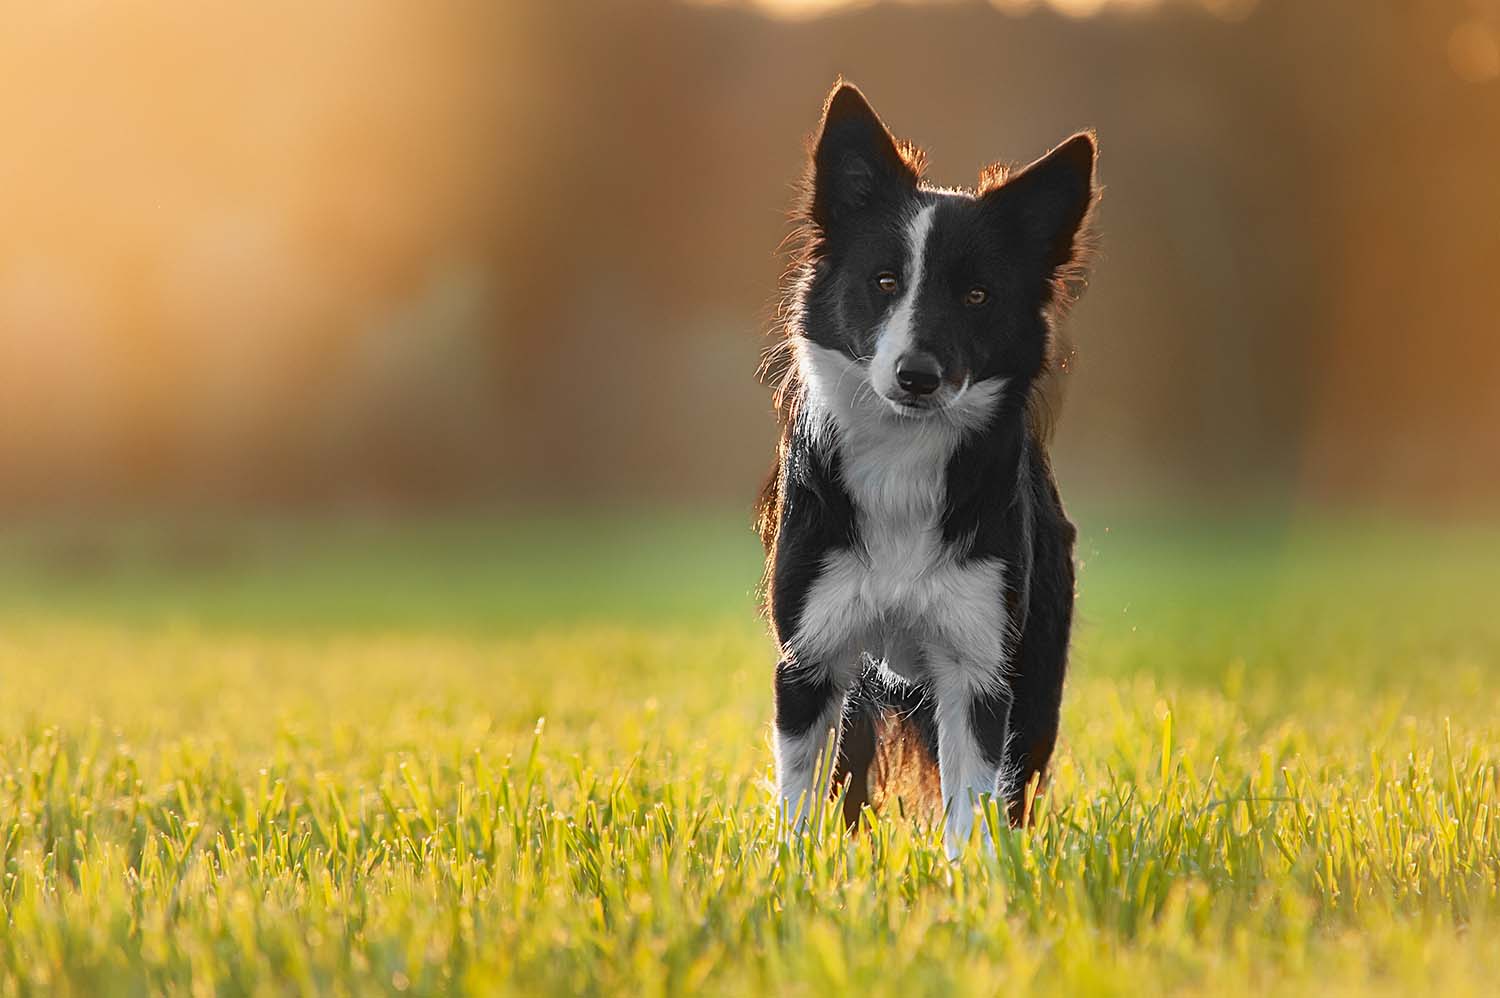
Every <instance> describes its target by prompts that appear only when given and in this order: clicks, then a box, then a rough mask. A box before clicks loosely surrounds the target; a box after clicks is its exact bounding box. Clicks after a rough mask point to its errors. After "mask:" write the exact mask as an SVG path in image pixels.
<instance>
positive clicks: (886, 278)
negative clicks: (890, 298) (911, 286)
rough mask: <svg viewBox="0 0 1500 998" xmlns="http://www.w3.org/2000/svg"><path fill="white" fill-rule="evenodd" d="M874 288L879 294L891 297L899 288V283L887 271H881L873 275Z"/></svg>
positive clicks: (894, 276)
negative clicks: (878, 290) (877, 289)
mask: <svg viewBox="0 0 1500 998" xmlns="http://www.w3.org/2000/svg"><path fill="white" fill-rule="evenodd" d="M875 286H876V287H877V288H879V289H880V292H881V294H887V295H893V294H895V293H896V289H897V288H899V287H901V282H900V281H898V280H896V275H895V274H893V273H891V272H890V271H889V270H882V271H881V272H880V273H878V274H876V275H875Z"/></svg>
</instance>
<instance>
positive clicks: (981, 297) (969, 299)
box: [964, 288, 990, 305]
mask: <svg viewBox="0 0 1500 998" xmlns="http://www.w3.org/2000/svg"><path fill="white" fill-rule="evenodd" d="M989 300H990V293H989V292H988V291H986V290H984V288H970V289H969V293H968V294H966V295H964V304H965V305H983V304H984V303H985V302H987V301H989Z"/></svg>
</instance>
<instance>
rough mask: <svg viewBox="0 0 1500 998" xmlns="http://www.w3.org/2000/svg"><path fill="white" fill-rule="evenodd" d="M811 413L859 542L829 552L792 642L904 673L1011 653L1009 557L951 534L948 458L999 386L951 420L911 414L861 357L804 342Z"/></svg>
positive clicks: (984, 665) (811, 652)
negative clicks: (965, 546) (946, 515)
mask: <svg viewBox="0 0 1500 998" xmlns="http://www.w3.org/2000/svg"><path fill="white" fill-rule="evenodd" d="M799 360H800V363H801V364H802V370H803V374H804V383H805V384H806V386H807V391H808V395H807V399H806V402H807V410H806V411H807V414H808V417H809V418H810V419H812V420H814V425H815V427H816V428H817V429H818V430H819V431H820V432H827V433H829V434H830V436H829V437H828V441H829V443H830V444H831V445H834V446H837V447H838V449H839V456H840V461H841V468H842V474H843V483H844V487H845V488H846V489H847V490H848V493H849V496H850V498H851V499H852V500H853V504H854V508H855V512H856V516H857V518H858V524H857V526H858V537H859V541H860V543H859V544H858V545H857V546H855V547H854V548H850V549H843V550H838V551H835V552H833V553H831V554H830V555H828V556H827V557H826V558H825V560H824V563H823V568H822V572H821V573H820V574H819V576H818V578H817V580H816V581H815V582H814V583H813V585H812V587H811V589H810V590H809V592H808V595H807V599H806V601H805V602H804V604H803V610H802V616H801V619H800V622H799V627H798V630H797V634H796V636H795V638H794V641H793V644H794V646H795V647H794V648H793V651H794V652H795V654H796V655H797V656H798V657H799V658H802V659H804V660H806V659H807V658H809V657H811V658H813V659H816V660H818V661H820V662H822V663H824V664H825V665H826V666H828V667H832V668H834V669H837V670H842V669H844V668H847V669H851V670H852V669H853V668H855V667H856V666H857V664H858V661H859V658H860V656H861V655H862V654H868V655H870V656H871V657H873V658H874V659H876V660H877V661H883V662H884V663H885V664H886V666H887V667H888V668H889V669H890V670H891V671H893V672H895V673H897V674H898V675H900V676H902V677H904V678H907V679H918V678H922V677H923V675H924V674H925V673H926V672H927V671H928V670H931V669H934V668H938V667H940V666H941V663H943V662H952V663H954V665H956V666H957V667H959V668H960V669H963V670H964V671H968V670H970V669H984V670H986V671H987V672H991V671H993V670H995V669H996V667H997V666H998V665H1000V664H1001V662H1002V658H1003V655H1004V650H1005V649H1004V636H1005V632H1006V625H1005V602H1004V598H1003V583H1004V570H1005V566H1004V565H1003V564H1002V563H1001V562H1000V561H999V560H998V559H993V558H986V559H965V558H964V557H963V555H964V552H963V551H962V550H961V549H960V548H959V546H958V545H955V544H949V543H945V542H944V540H943V529H942V514H943V508H944V503H945V498H946V490H945V478H946V473H947V466H948V460H949V458H950V457H951V456H952V454H953V452H954V449H955V448H956V447H957V446H958V444H959V442H960V440H961V439H962V436H963V434H964V432H966V431H967V430H968V429H969V428H970V425H968V424H966V421H965V420H966V419H972V418H973V417H974V416H975V415H987V413H988V411H990V408H991V407H992V406H993V402H994V399H995V398H996V397H998V393H999V391H1000V386H998V385H996V386H992V387H991V388H990V389H989V390H987V391H981V390H979V389H976V390H975V393H976V397H975V398H973V399H971V400H970V406H971V407H970V408H968V409H965V410H963V411H960V412H959V413H957V414H955V415H953V416H952V417H951V418H933V417H930V416H929V417H927V418H916V419H914V418H910V417H902V416H899V415H897V414H895V413H893V412H891V411H890V409H889V407H888V406H886V405H885V404H884V403H883V402H882V401H881V400H879V399H877V398H873V397H872V395H871V393H870V391H869V388H868V384H867V383H866V382H865V380H864V378H863V376H862V374H863V372H862V371H860V370H859V367H858V365H856V364H854V363H853V362H851V361H849V360H848V359H847V358H844V357H843V356H842V355H841V354H837V353H835V352H833V351H828V350H824V349H822V348H819V347H816V346H812V345H805V346H804V347H803V348H802V350H801V356H800V358H799Z"/></svg>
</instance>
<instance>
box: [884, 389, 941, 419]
mask: <svg viewBox="0 0 1500 998" xmlns="http://www.w3.org/2000/svg"><path fill="white" fill-rule="evenodd" d="M881 397H882V398H884V399H885V401H886V404H887V405H889V406H890V407H891V411H892V412H894V413H895V414H896V415H898V416H902V417H905V418H907V419H921V418H922V417H924V416H930V415H932V414H933V413H937V412H941V411H942V410H944V409H946V408H947V403H945V402H942V401H939V400H938V399H934V398H891V397H890V396H889V395H884V396H881Z"/></svg>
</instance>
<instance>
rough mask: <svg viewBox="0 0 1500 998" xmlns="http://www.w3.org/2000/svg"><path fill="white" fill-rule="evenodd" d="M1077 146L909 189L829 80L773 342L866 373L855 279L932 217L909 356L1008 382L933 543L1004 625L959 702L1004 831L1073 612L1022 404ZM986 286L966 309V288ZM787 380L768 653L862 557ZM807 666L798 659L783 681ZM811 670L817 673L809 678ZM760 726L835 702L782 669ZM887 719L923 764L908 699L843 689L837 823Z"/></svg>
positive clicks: (762, 508)
mask: <svg viewBox="0 0 1500 998" xmlns="http://www.w3.org/2000/svg"><path fill="white" fill-rule="evenodd" d="M1094 155H1095V145H1094V140H1093V138H1092V136H1090V135H1077V136H1074V137H1073V138H1071V139H1069V140H1068V141H1067V142H1065V143H1064V144H1063V145H1061V146H1059V147H1058V148H1057V149H1056V150H1054V151H1053V152H1052V153H1051V154H1049V155H1048V156H1047V157H1045V158H1043V159H1042V160H1039V161H1038V162H1037V163H1035V164H1033V165H1032V166H1031V167H1028V168H1026V169H1024V170H1022V171H1019V172H1016V173H1008V172H1007V171H1004V170H1002V169H999V168H991V169H990V170H987V171H986V172H985V174H984V175H983V176H982V177H981V180H980V184H979V186H978V188H977V189H976V190H975V191H973V192H953V191H940V190H936V189H931V188H927V187H925V186H922V184H921V183H920V177H921V173H922V169H923V163H924V161H923V157H922V154H921V153H920V152H919V151H918V150H916V149H915V148H914V147H912V146H910V145H907V144H903V143H900V142H898V141H896V140H895V139H894V138H892V137H891V135H890V133H889V132H888V131H887V130H886V128H885V126H884V125H883V124H882V123H881V122H880V120H879V118H878V117H876V115H875V113H874V112H873V111H872V110H871V109H870V107H869V105H868V104H867V103H866V102H865V100H864V98H863V97H862V95H860V94H859V92H858V91H857V90H856V89H854V88H853V87H851V86H848V85H847V84H840V85H839V86H837V87H836V88H835V90H834V91H833V93H832V94H831V95H830V96H829V99H828V102H827V103H826V105H825V111H824V121H823V124H822V126H821V129H820V132H819V135H818V138H817V140H816V143H815V146H814V149H813V152H812V155H811V157H810V170H809V183H808V191H807V194H806V196H805V198H804V201H803V203H802V205H801V207H800V210H799V214H800V218H799V220H800V222H801V224H802V229H801V231H802V233H803V235H804V237H805V239H804V244H803V246H802V247H801V249H800V251H799V255H798V258H797V261H796V263H795V265H794V266H793V268H792V270H791V272H790V274H791V276H790V283H789V289H788V301H787V306H788V307H787V308H786V309H785V310H784V311H785V314H786V315H787V316H788V321H787V329H786V334H787V336H788V338H789V339H790V338H791V337H795V336H803V337H806V338H807V339H808V340H809V341H811V342H813V343H816V344H818V345H819V346H822V347H825V348H828V349H831V350H838V351H840V352H842V353H843V354H845V355H846V356H848V357H850V358H855V359H859V358H867V357H869V355H870V354H871V353H872V352H873V349H874V343H873V339H874V337H875V335H876V332H877V331H878V329H879V327H880V323H881V321H882V317H883V315H884V314H885V310H886V309H889V308H891V307H892V304H891V303H892V300H893V299H892V297H891V296H890V295H889V294H884V293H882V291H881V290H880V288H879V286H878V285H876V284H874V283H872V282H871V281H870V280H868V279H867V275H872V274H877V273H884V272H895V271H897V270H898V268H899V261H900V260H901V253H900V250H901V246H900V240H901V238H902V229H901V227H900V225H898V224H896V220H899V219H902V218H904V217H908V216H909V212H910V209H911V207H912V206H925V205H932V206H935V208H934V213H933V216H932V217H933V226H932V230H931V232H932V235H931V237H930V240H929V243H928V244H927V247H926V252H925V254H924V257H923V259H924V261H925V263H926V265H927V270H926V273H925V275H924V279H923V282H922V286H921V287H920V288H919V289H918V291H919V294H918V296H917V297H916V298H915V299H914V301H915V306H914V307H915V314H916V320H915V322H914V327H913V328H914V329H915V330H916V331H917V332H916V337H917V340H916V342H917V345H918V347H919V348H920V349H922V350H924V351H927V352H929V353H930V354H931V355H933V356H934V357H936V358H937V360H938V362H939V364H940V366H941V369H942V371H943V372H944V376H945V378H947V379H948V380H950V381H951V382H952V383H953V384H955V385H956V384H958V383H960V382H961V381H972V382H984V381H986V380H989V379H995V378H1002V377H1003V378H1005V379H1006V385H1007V388H1006V391H1005V393H1004V395H1003V396H1002V401H1001V403H1000V404H999V405H998V406H997V408H996V409H995V411H994V412H993V414H992V416H990V418H989V419H988V421H987V422H986V423H985V425H983V426H982V427H981V428H979V429H976V430H973V431H971V432H969V433H968V434H967V435H966V436H965V437H964V439H963V440H962V442H961V443H960V444H959V445H958V446H957V448H956V450H955V451H954V452H953V453H952V455H951V458H950V459H949V461H948V464H947V468H946V482H945V484H946V491H945V506H944V508H943V511H942V516H941V526H942V536H943V539H944V543H945V544H946V545H947V546H949V547H950V548H951V550H952V552H953V553H954V555H955V557H956V558H957V559H958V560H960V561H968V560H972V559H977V558H999V559H1002V560H1003V562H1004V564H1005V566H1006V572H1005V578H1006V586H1007V588H1006V592H1005V593H1004V594H1003V601H1004V604H1003V606H1002V605H997V607H996V612H997V618H998V615H1000V614H1002V613H1004V614H1005V619H1007V620H1008V621H1009V625H1010V640H1009V641H1008V642H1007V652H1008V661H1007V662H996V663H993V666H994V668H995V669H997V670H1004V673H1005V675H1006V677H1007V678H1008V681H1009V684H1008V690H1006V691H1005V692H1004V693H998V692H997V693H994V694H990V695H985V696H978V697H976V698H975V699H974V700H973V702H972V703H971V704H970V706H969V723H970V724H971V725H972V727H973V733H974V736H975V738H976V741H977V743H978V745H979V746H980V748H981V750H982V752H983V754H984V755H985V756H986V757H987V759H988V761H989V762H991V763H997V764H1001V765H1002V766H1003V769H1004V771H1005V772H1006V773H1008V774H1011V775H1012V776H1013V777H1014V779H1013V780H1011V781H1009V782H1008V783H1007V784H1006V786H1007V792H1008V798H1009V799H1008V802H1007V803H1008V807H1009V812H1010V817H1011V820H1012V821H1013V822H1016V823H1019V822H1021V821H1023V820H1024V818H1025V807H1026V794H1027V789H1028V787H1031V786H1034V785H1035V784H1036V783H1039V782H1040V780H1041V779H1042V777H1043V775H1044V774H1045V771H1046V767H1047V763H1048V760H1049V759H1050V757H1051V755H1052V751H1053V747H1054V745H1055V744H1056V739H1057V730H1058V723H1059V712H1060V706H1061V701H1062V687H1063V679H1064V673H1065V670H1066V663H1067V653H1068V641H1069V633H1070V629H1071V621H1072V612H1073V590H1074V579H1073V555H1072V552H1073V543H1074V536H1075V531H1074V528H1073V526H1072V524H1071V523H1069V521H1068V519H1067V516H1066V514H1065V512H1064V510H1063V507H1062V503H1061V501H1060V498H1059V496H1058V491H1057V487H1056V484H1055V482H1054V480H1053V476H1052V472H1051V468H1050V465H1049V463H1048V460H1047V453H1046V446H1047V440H1046V432H1045V428H1044V426H1043V423H1042V421H1041V420H1040V419H1039V418H1038V405H1039V402H1040V398H1041V394H1042V391H1043V389H1044V387H1045V384H1046V379H1048V378H1049V377H1050V376H1051V375H1052V366H1053V365H1052V363H1051V357H1052V354H1053V335H1054V334H1053V327H1054V326H1055V324H1056V322H1057V320H1058V318H1059V317H1060V313H1061V311H1062V309H1063V307H1065V306H1066V305H1067V304H1068V302H1069V300H1070V292H1071V290H1072V288H1073V286H1074V282H1075V281H1077V280H1078V279H1079V277H1080V275H1081V267H1082V258H1083V249H1082V248H1083V242H1084V239H1085V236H1086V228H1087V220H1088V215H1089V213H1090V211H1091V209H1092V206H1093V203H1094V200H1095V196H1096V189H1095V187H1094V183H1093V166H1094ZM974 287H982V288H985V289H987V290H988V292H989V294H988V298H987V300H986V301H985V302H984V303H983V304H980V305H975V304H973V303H972V302H970V301H967V300H966V299H965V297H964V295H965V292H966V290H967V289H970V288H974ZM802 391H803V386H802V384H801V383H800V381H799V375H798V372H797V370H796V368H795V365H791V364H788V366H787V367H786V368H785V370H784V372H783V378H782V384H781V388H780V392H779V396H778V398H779V402H780V405H781V414H782V417H783V433H782V438H781V443H780V447H779V450H778V459H777V464H776V468H775V470H774V471H773V473H772V476H771V478H770V480H769V481H768V482H767V485H766V488H765V489H764V490H763V493H762V496H761V501H760V505H759V510H758V517H759V526H760V530H761V534H762V538H763V540H764V542H765V545H766V550H767V578H766V602H767V605H768V610H769V614H770V618H771V623H772V627H773V630H774V633H775V636H776V638H777V641H778V644H779V645H780V646H781V648H782V649H783V654H784V656H791V657H795V652H796V650H795V649H794V648H791V647H790V642H791V640H792V638H793V636H794V635H795V634H796V633H797V630H798V625H799V621H800V620H801V616H802V613H803V610H804V606H805V602H806V599H807V595H808V591H809V589H810V587H811V586H812V585H813V583H814V582H815V581H816V580H817V578H818V576H819V573H820V571H821V570H822V568H823V565H824V563H825V559H826V558H827V557H828V556H829V554H830V553H832V552H835V551H840V550H845V549H858V548H859V546H860V545H861V537H860V532H859V524H858V520H857V516H856V508H855V503H854V501H853V500H852V498H851V496H850V494H849V492H848V490H847V489H846V488H845V485H844V482H843V479H842V477H841V469H840V455H839V452H838V450H837V448H836V446H834V445H833V444H832V443H830V440H831V438H830V437H829V436H827V435H824V436H814V435H813V434H812V433H811V432H810V431H809V428H808V426H807V420H806V419H805V418H804V413H803V412H802V400H803V397H802ZM808 665H814V666H815V665H817V663H805V662H802V663H798V666H799V667H805V666H808ZM812 674H813V675H816V670H813V673H812ZM775 691H776V725H777V727H778V729H780V730H781V731H783V732H787V733H801V732H805V731H806V730H807V729H808V728H809V727H810V726H811V725H813V724H814V723H815V722H816V720H817V718H818V717H819V716H821V715H822V713H823V712H824V711H826V710H827V709H828V707H829V702H830V699H831V698H833V697H835V696H839V695H842V691H841V690H838V689H835V688H834V687H833V686H832V685H831V684H829V683H828V682H826V681H818V680H815V679H813V680H810V679H809V678H808V677H807V676H804V675H801V674H800V668H799V669H792V668H791V667H790V658H787V657H784V658H783V660H782V661H781V663H780V664H778V666H777V670H776V684H775ZM882 713H884V714H887V715H891V716H896V717H899V718H900V719H901V721H902V722H903V723H904V725H905V730H907V731H908V732H909V733H911V734H912V735H913V736H914V738H915V740H916V741H917V742H918V743H919V744H920V745H921V746H923V747H924V748H925V750H926V753H927V755H928V756H929V757H930V759H932V760H936V758H937V723H936V719H935V717H934V714H933V707H932V698H931V697H930V696H928V695H927V691H925V690H924V689H923V688H922V687H921V685H920V684H919V685H915V686H913V685H899V686H897V685H893V684H890V683H888V682H886V681H884V680H882V678H881V675H880V673H879V672H878V670H876V669H875V668H874V667H873V665H872V664H870V663H866V664H865V666H864V668H863V669H862V671H861V673H860V676H859V679H858V680H857V682H856V684H855V688H854V689H853V691H852V693H851V701H850V707H849V709H847V710H846V713H845V718H844V723H843V732H842V737H841V742H840V755H839V771H838V774H837V775H838V777H839V778H840V779H841V780H843V781H847V784H848V797H847V798H846V809H845V814H846V817H849V818H850V820H851V821H852V820H854V819H855V818H856V817H857V815H858V808H859V807H860V806H861V805H862V804H863V803H865V802H867V801H869V800H870V798H871V796H872V794H873V791H874V788H873V786H872V779H871V774H872V765H873V763H874V760H875V758H876V754H877V749H878V745H877V743H876V739H877V732H878V731H880V730H882V729H881V726H880V725H879V724H877V721H878V719H879V717H880V715H881V714H882Z"/></svg>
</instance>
